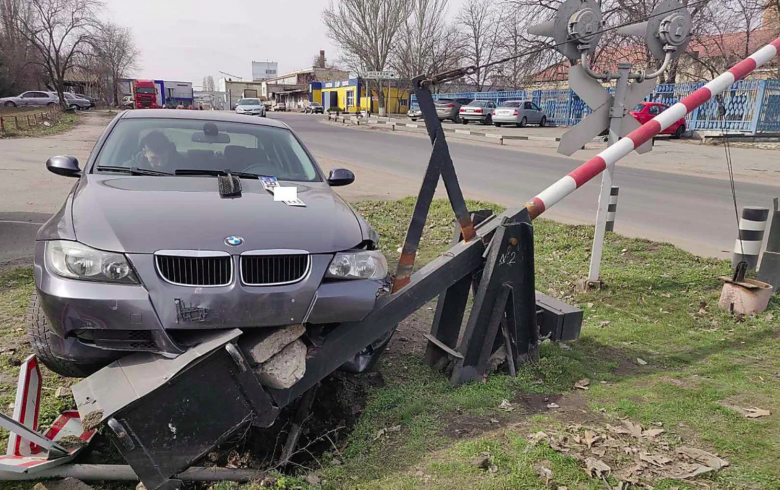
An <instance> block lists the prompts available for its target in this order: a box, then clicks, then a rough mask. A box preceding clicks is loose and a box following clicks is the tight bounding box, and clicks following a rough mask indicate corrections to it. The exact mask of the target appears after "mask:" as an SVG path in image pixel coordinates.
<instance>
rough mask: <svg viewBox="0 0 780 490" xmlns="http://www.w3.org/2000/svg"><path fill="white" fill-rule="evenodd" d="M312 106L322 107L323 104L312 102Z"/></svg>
mask: <svg viewBox="0 0 780 490" xmlns="http://www.w3.org/2000/svg"><path fill="white" fill-rule="evenodd" d="M311 106H312V107H322V105H321V104H318V103H317V102H312V103H311Z"/></svg>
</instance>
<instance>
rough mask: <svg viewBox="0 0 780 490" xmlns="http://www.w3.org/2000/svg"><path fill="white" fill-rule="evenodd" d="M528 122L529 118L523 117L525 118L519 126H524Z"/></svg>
mask: <svg viewBox="0 0 780 490" xmlns="http://www.w3.org/2000/svg"><path fill="white" fill-rule="evenodd" d="M526 124H528V119H526V118H523V119H522V120H521V121H520V124H518V126H519V127H521V128H524V127H525V125H526Z"/></svg>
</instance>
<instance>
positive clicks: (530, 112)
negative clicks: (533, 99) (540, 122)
mask: <svg viewBox="0 0 780 490" xmlns="http://www.w3.org/2000/svg"><path fill="white" fill-rule="evenodd" d="M523 118H525V121H526V122H527V123H529V124H536V122H537V121H536V114H535V113H534V109H533V104H532V103H530V102H524V103H523V113H522V114H521V116H520V120H521V121H522V120H523Z"/></svg>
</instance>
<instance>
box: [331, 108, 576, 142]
mask: <svg viewBox="0 0 780 490" xmlns="http://www.w3.org/2000/svg"><path fill="white" fill-rule="evenodd" d="M328 121H335V122H341V123H342V124H352V125H355V126H360V125H361V124H362V125H364V126H367V125H385V126H390V128H391V129H390V130H391V131H395V128H396V127H405V128H415V129H416V128H424V127H425V124H419V123H407V122H400V121H393V120H391V119H390V118H378V117H369V118H368V119H364V118H362V117H357V116H336V115H333V114H328ZM442 130H443V131H444V132H445V133H451V134H462V135H467V136H477V137H481V138H488V139H491V140H498V144H500V145H503V144H504V141H505V140H518V141H552V142H559V141H561V138H559V137H553V136H523V135H505V134H496V133H485V132H480V131H471V130H469V129H454V128H442Z"/></svg>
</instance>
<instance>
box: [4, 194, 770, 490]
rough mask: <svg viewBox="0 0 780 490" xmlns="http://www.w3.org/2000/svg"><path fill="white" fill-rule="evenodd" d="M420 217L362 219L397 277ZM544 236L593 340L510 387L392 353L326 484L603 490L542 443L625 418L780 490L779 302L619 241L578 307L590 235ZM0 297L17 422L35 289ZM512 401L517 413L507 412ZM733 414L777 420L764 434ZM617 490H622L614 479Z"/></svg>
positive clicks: (584, 230) (392, 214)
mask: <svg viewBox="0 0 780 490" xmlns="http://www.w3.org/2000/svg"><path fill="white" fill-rule="evenodd" d="M413 205H414V200H413V199H411V198H407V199H403V200H400V201H391V202H373V201H371V202H362V203H358V204H357V205H356V207H357V208H358V209H359V210H360V212H361V213H363V215H364V216H365V217H366V218H367V219H368V221H369V222H371V223H372V224H373V225H374V227H375V228H376V229H377V231H378V232H379V234H380V236H381V237H382V241H381V243H380V248H381V250H382V251H383V252H384V253H385V254H386V255H387V257H388V261H389V262H390V263H391V264H393V262H394V261H397V258H398V255H399V254H398V252H397V249H398V248H399V247H400V246H401V244H402V243H403V238H404V234H405V232H406V227H407V224H408V220H409V217H410V215H411V211H412V207H413ZM485 207H488V208H491V209H493V210H494V211H500V210H501V208H500V207H498V206H495V205H491V204H486V203H478V202H469V208H470V209H478V208H485ZM452 220H453V215H452V211H451V209H450V208H449V204H448V203H447V202H446V201H441V200H436V201H434V203H433V205H432V207H431V213H430V217H429V219H428V222H427V224H426V228H425V233H424V236H423V241H422V244H421V248H420V253H419V255H418V260H417V263H418V266H421V265H422V264H424V263H425V262H427V261H429V260H431V259H432V258H433V257H435V256H437V255H438V254H439V253H441V252H442V251H444V250H446V249H447V248H448V245H449V243H450V240H451V238H452V233H453V231H452V230H453V229H452ZM534 232H535V235H536V236H535V243H536V280H537V284H536V287H537V289H538V290H540V291H543V292H546V293H548V294H550V295H553V296H556V297H558V298H561V299H563V300H565V301H567V302H570V303H572V304H577V305H579V306H580V307H581V308H582V309H583V310H584V312H585V321H584V327H583V331H582V335H581V338H580V340H579V341H577V342H573V343H571V344H567V345H559V344H552V343H549V342H546V343H544V344H542V346H541V349H540V357H541V359H540V361H539V363H538V364H536V365H524V366H522V367H521V368H520V370H519V374H518V376H517V377H516V378H511V377H509V376H506V375H500V374H499V375H494V376H491V377H489V378H488V379H487V380H486V382H484V383H477V384H470V385H467V386H462V387H459V388H457V389H453V388H451V387H450V386H449V384H448V382H447V381H446V380H445V379H444V377H443V376H442V375H441V374H439V373H435V372H432V370H430V369H429V368H428V367H427V366H425V365H423V363H422V362H421V359H420V357H419V356H416V355H409V354H403V353H398V352H395V347H391V354H392V355H389V356H386V357H385V358H384V359H383V361H382V365H381V371H382V373H383V375H384V378H385V380H386V385H385V386H384V387H382V388H373V389H371V391H370V394H369V398H368V401H367V405H366V407H365V411H364V413H363V415H362V416H361V418H360V420H359V422H358V424H357V426H356V427H355V429H354V430H353V432H352V433H351V435H350V436H349V439H348V443H347V444H346V445H344V446H343V447H341V448H340V449H339V450H338V451H337V450H335V449H334V450H333V452H332V453H329V454H324V455H321V456H320V457H319V460H320V461H321V462H322V464H323V467H322V469H321V470H319V471H318V476H319V478H320V483H321V486H322V487H323V488H361V489H413V488H442V489H445V488H446V489H452V488H457V489H460V488H469V489H504V488H531V489H533V488H538V489H542V488H556V486H567V487H568V488H570V489H574V488H578V489H594V490H595V489H603V488H605V485H604V482H603V481H602V480H599V479H593V478H590V477H589V476H588V475H587V474H586V473H585V471H584V469H583V467H582V465H581V463H579V462H578V461H576V460H575V459H573V458H571V457H568V456H566V455H563V454H561V453H560V452H558V451H554V450H553V449H551V448H550V447H549V446H547V445H538V446H533V445H531V444H530V443H529V442H528V436H529V434H532V433H534V432H536V431H539V430H555V429H556V428H561V427H566V426H568V425H570V424H572V423H585V424H587V423H590V422H593V421H594V420H596V421H600V422H601V423H611V424H616V423H619V420H618V419H619V418H630V419H631V420H633V421H636V422H640V423H642V424H643V425H645V426H646V427H648V426H658V424H662V426H663V427H664V429H665V430H666V434H665V437H668V439H667V441H668V443H669V445H670V446H671V447H676V446H677V445H680V444H685V445H688V446H694V447H698V448H701V449H705V450H708V451H711V452H717V453H718V454H719V455H720V456H721V457H723V458H725V459H727V460H729V461H730V463H731V466H730V467H728V468H726V469H724V470H721V471H720V472H719V473H718V474H716V475H710V476H707V475H703V476H700V477H698V478H697V482H698V483H699V484H702V483H703V484H706V485H709V487H710V488H718V489H780V415H778V414H777V413H775V412H777V410H778V408H777V407H780V356H777V352H778V350H780V330H779V329H778V326H779V325H780V301H778V298H773V300H772V302H771V304H770V308H769V310H768V311H767V312H766V313H763V314H761V315H758V316H755V317H747V318H744V319H742V320H738V319H735V318H733V317H731V316H730V315H728V314H727V313H725V312H722V311H720V310H719V309H718V308H717V306H716V304H717V299H718V295H719V292H720V287H721V284H720V282H719V281H718V280H717V279H716V278H717V276H718V275H721V274H728V273H729V269H730V268H729V264H728V263H727V262H725V261H721V260H714V259H706V258H700V257H696V256H694V255H691V254H689V253H687V252H684V251H681V250H679V249H677V248H675V247H673V246H672V245H668V244H661V243H655V242H650V241H647V240H640V239H629V238H625V237H621V236H619V235H614V234H608V235H607V239H606V243H605V250H604V259H603V270H602V275H603V279H604V281H605V283H606V284H607V287H606V288H605V289H603V290H601V291H595V292H589V293H578V292H576V291H575V289H574V282H575V281H576V279H578V278H581V277H584V276H585V275H586V274H587V267H588V259H589V250H588V249H589V246H590V243H591V239H592V227H586V226H569V225H563V224H558V223H554V222H551V221H546V220H537V221H536V222H535V223H534ZM393 266H394V264H393ZM0 287H1V288H2V289H1V290H0V320H2V322H1V325H2V327H1V328H0V336H2V342H3V345H4V346H5V345H6V344H8V345H11V344H14V343H15V344H14V345H17V350H16V351H15V353H13V354H8V353H7V352H4V353H3V354H1V355H0V356H1V357H0V381H2V384H0V394H2V399H1V400H0V401H1V402H2V407H3V408H4V409H5V407H6V406H7V404H8V403H9V402H10V401H12V400H11V399H10V398H9V396H12V394H13V388H11V389H10V390H9V388H8V387H9V386H10V385H8V384H7V383H6V382H10V383H12V384H13V386H15V380H16V375H17V374H18V368H14V367H12V366H11V365H10V364H9V358H11V357H16V358H21V357H23V356H24V355H26V353H28V352H29V350H28V348H27V347H26V344H25V340H24V338H23V335H24V334H23V332H21V331H19V328H21V326H22V315H23V313H24V308H25V307H26V302H27V298H28V296H29V293H30V292H31V289H32V278H31V272H30V271H29V270H28V269H23V270H17V271H13V272H10V273H6V274H4V275H2V276H0ZM424 310H425V309H424ZM430 313H431V312H429V314H428V315H429V316H432V315H431V314H430ZM403 328H404V325H402V327H401V331H399V334H400V335H403V334H404V332H403ZM396 337H398V336H396ZM394 342H395V343H397V342H398V339H397V338H396V339H394ZM394 345H395V344H394ZM637 358H641V359H642V360H644V361H646V362H647V364H645V365H642V364H641V363H639V362H637ZM46 376H47V379H46V386H47V387H50V390H47V391H44V405H45V407H47V408H46V410H45V413H46V414H47V415H46V416H47V417H49V418H51V417H52V416H53V414H54V413H55V409H56V408H57V407H58V406H59V405H58V404H61V403H63V402H62V401H60V400H56V399H54V398H53V389H54V388H56V386H61V385H65V384H67V383H68V382H69V380H65V379H63V378H58V377H56V376H54V375H51V374H47V375H46ZM584 377H588V378H590V379H591V385H590V389H589V390H588V391H577V392H576V393H575V392H573V386H574V383H575V382H576V381H577V380H579V379H581V378H584ZM9 380H10V381H9ZM548 397H549V398H550V399H551V400H556V401H557V403H559V404H560V405H561V410H560V411H559V410H546V409H544V408H542V409H541V410H535V409H532V408H531V405H530V404H528V405H526V404H524V403H523V400H527V399H531V398H533V399H534V400H537V401H541V400H545V399H546V398H548ZM504 399H507V400H510V401H512V402H513V403H515V404H516V405H517V406H518V409H517V410H515V411H514V412H511V413H507V412H502V411H499V410H497V407H498V405H499V404H500V403H501V401H502V400H504ZM545 403H546V402H545ZM730 407H742V408H747V407H760V408H764V409H769V410H771V411H772V412H773V413H772V415H771V416H769V417H764V418H761V419H755V420H751V419H747V418H745V417H744V416H742V415H741V414H739V413H738V412H737V411H735V410H734V409H733V408H730ZM398 425H400V426H401V427H400V430H399V431H387V432H384V433H382V434H381V435H380V430H381V429H388V428H391V427H394V426H398ZM378 436H379V437H378ZM0 444H2V441H0ZM483 453H489V455H490V465H491V466H495V469H496V471H495V472H490V471H484V470H481V469H478V468H477V467H475V466H474V465H473V464H472V463H471V461H472V459H473V458H475V457H478V456H480V455H481V454H483ZM540 466H544V467H546V468H549V469H550V470H552V473H553V478H552V480H551V482H550V485H549V486H547V485H546V484H545V481H544V480H543V479H542V478H541V477H540V476H539V471H538V468H539V467H540ZM279 482H281V483H279ZM279 482H277V485H278V488H293V487H296V486H299V485H303V486H304V487H305V486H306V484H305V483H303V481H302V480H300V479H297V478H293V477H286V478H284V479H282V480H280V481H279ZM609 482H610V484H612V485H613V486H615V485H617V483H618V482H617V480H616V479H614V478H610V480H609ZM673 487H679V488H681V489H682V488H686V489H687V488H698V486H694V485H691V484H689V483H685V482H678V481H673V480H662V481H656V482H655V483H654V488H656V489H669V488H673ZM220 488H222V487H220ZM231 488H233V486H231Z"/></svg>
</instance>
